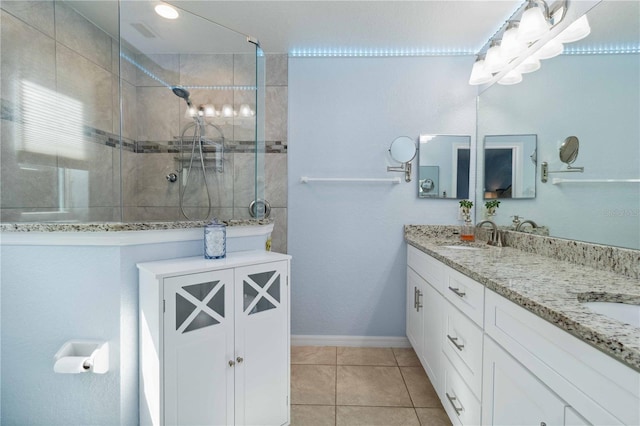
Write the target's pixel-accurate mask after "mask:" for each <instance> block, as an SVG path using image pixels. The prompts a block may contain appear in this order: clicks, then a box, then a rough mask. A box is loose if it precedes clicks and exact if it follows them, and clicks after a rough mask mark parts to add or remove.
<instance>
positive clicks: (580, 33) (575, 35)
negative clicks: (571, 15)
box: [556, 15, 591, 43]
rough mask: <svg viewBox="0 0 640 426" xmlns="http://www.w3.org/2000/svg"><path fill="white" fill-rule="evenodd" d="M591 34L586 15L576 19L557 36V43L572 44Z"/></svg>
mask: <svg viewBox="0 0 640 426" xmlns="http://www.w3.org/2000/svg"><path fill="white" fill-rule="evenodd" d="M590 33H591V26H590V25H589V20H588V19H587V15H582V16H581V17H580V18H578V19H576V20H575V22H573V23H572V24H571V25H569V26H568V27H567V28H565V29H564V31H562V32H561V33H560V34H558V37H556V38H557V39H558V41H560V42H561V43H573V42H574V41H578V40H582V39H583V38H585V37H586V36H588V35H589V34H590Z"/></svg>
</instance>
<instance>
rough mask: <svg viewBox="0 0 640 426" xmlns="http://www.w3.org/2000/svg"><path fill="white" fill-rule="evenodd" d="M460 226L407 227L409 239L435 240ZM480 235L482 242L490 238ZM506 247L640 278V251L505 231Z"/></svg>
mask: <svg viewBox="0 0 640 426" xmlns="http://www.w3.org/2000/svg"><path fill="white" fill-rule="evenodd" d="M458 230H459V226H453V225H405V226H404V234H405V237H406V236H415V237H418V236H424V237H430V238H434V239H438V238H444V239H447V238H451V237H452V236H454V235H455V234H457V233H458ZM483 234H485V235H481V233H480V232H478V233H477V236H478V238H479V239H481V240H484V241H486V240H487V236H486V233H483ZM504 235H505V243H506V246H508V247H512V248H515V249H518V250H522V251H524V252H527V253H533V254H539V255H541V256H545V257H549V258H553V259H556V260H563V261H567V262H570V263H574V264H577V265H584V266H589V267H592V268H597V269H601V270H605V271H610V272H614V273H617V274H621V275H624V276H627V277H631V278H636V279H637V278H640V250H634V249H628V248H622V247H614V246H606V245H602V244H594V243H587V242H584V241H576V240H567V239H563V238H554V237H548V236H541V235H532V234H528V233H524V232H515V231H509V230H506V231H505V232H504Z"/></svg>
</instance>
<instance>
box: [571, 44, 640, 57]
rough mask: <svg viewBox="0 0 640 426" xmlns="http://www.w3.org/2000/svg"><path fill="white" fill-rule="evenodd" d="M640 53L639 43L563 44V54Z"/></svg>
mask: <svg viewBox="0 0 640 426" xmlns="http://www.w3.org/2000/svg"><path fill="white" fill-rule="evenodd" d="M634 53H640V45H637V44H624V45H619V44H616V45H600V46H565V47H564V52H562V54H563V55H626V54H634Z"/></svg>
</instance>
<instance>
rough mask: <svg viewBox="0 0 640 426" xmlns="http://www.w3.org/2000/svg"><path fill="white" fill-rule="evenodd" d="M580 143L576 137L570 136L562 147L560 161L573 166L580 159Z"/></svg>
mask: <svg viewBox="0 0 640 426" xmlns="http://www.w3.org/2000/svg"><path fill="white" fill-rule="evenodd" d="M579 147H580V141H579V140H578V138H577V137H575V136H569V137H568V138H566V139H565V140H564V142H562V145H560V161H562V162H563V163H566V164H572V163H573V162H574V161H576V158H578V148H579Z"/></svg>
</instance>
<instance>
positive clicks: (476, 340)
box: [442, 302, 482, 399]
mask: <svg viewBox="0 0 640 426" xmlns="http://www.w3.org/2000/svg"><path fill="white" fill-rule="evenodd" d="M445 305H446V306H445V313H444V335H443V340H442V351H443V352H444V354H445V355H446V356H447V358H449V361H450V362H451V364H452V365H453V366H454V367H455V368H456V370H457V371H458V373H459V374H460V376H461V377H462V378H463V379H464V381H465V382H466V383H467V385H469V387H470V388H471V390H472V391H473V393H474V394H475V395H476V396H477V397H478V399H480V395H481V393H482V329H481V328H479V327H478V326H477V325H476V324H475V323H474V322H473V321H471V320H470V319H469V318H467V317H466V316H464V315H463V314H462V313H461V312H460V311H459V310H458V309H456V308H455V307H454V306H453V305H452V304H451V303H448V302H445Z"/></svg>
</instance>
